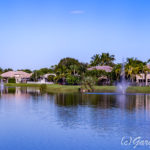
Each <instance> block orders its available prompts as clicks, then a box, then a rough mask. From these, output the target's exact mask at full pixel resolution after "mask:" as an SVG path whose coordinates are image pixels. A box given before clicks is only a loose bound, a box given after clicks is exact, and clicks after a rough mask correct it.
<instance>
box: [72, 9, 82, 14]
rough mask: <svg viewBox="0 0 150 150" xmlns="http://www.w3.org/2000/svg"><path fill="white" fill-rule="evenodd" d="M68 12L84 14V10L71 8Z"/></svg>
mask: <svg viewBox="0 0 150 150" xmlns="http://www.w3.org/2000/svg"><path fill="white" fill-rule="evenodd" d="M70 13H71V14H84V11H83V10H72V11H71V12H70Z"/></svg>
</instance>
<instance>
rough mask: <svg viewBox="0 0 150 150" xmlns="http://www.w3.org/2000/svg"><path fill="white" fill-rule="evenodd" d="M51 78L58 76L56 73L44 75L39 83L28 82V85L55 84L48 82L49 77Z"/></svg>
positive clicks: (39, 79)
mask: <svg viewBox="0 0 150 150" xmlns="http://www.w3.org/2000/svg"><path fill="white" fill-rule="evenodd" d="M49 76H53V77H55V76H56V74H54V73H48V74H45V75H42V76H40V77H39V78H38V81H37V82H34V81H28V82H27V83H29V84H54V82H53V81H48V77H49Z"/></svg>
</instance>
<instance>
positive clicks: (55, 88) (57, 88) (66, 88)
mask: <svg viewBox="0 0 150 150" xmlns="http://www.w3.org/2000/svg"><path fill="white" fill-rule="evenodd" d="M5 86H8V87H37V88H39V87H40V84H22V83H21V84H16V83H8V84H5ZM80 87H81V86H72V85H58V84H53V85H47V90H46V91H47V92H56V93H58V92H79V88H80ZM94 89H95V92H115V91H116V87H115V86H94ZM127 92H128V93H150V87H129V88H128V89H127Z"/></svg>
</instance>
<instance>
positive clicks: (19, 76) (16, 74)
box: [1, 71, 32, 83]
mask: <svg viewBox="0 0 150 150" xmlns="http://www.w3.org/2000/svg"><path fill="white" fill-rule="evenodd" d="M31 76H32V73H26V72H24V71H8V72H5V73H3V74H1V77H2V78H3V81H4V82H5V83H8V81H9V79H11V78H14V79H15V82H16V83H27V81H29V80H30V78H31Z"/></svg>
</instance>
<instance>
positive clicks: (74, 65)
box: [0, 53, 150, 85]
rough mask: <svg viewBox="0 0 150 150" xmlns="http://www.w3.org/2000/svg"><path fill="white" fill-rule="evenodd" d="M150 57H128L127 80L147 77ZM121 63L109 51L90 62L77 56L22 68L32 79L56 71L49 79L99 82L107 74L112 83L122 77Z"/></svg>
mask: <svg viewBox="0 0 150 150" xmlns="http://www.w3.org/2000/svg"><path fill="white" fill-rule="evenodd" d="M149 63H150V59H149V60H147V61H145V62H144V61H141V60H139V59H137V58H127V59H126V60H125V62H124V64H125V77H126V79H127V80H129V81H131V82H134V81H135V78H136V75H138V74H139V75H140V74H141V73H144V74H145V77H146V75H147V73H148V72H150V68H149V67H148V64H149ZM92 66H111V67H112V72H105V71H103V70H88V69H87V68H89V67H92ZM121 68H122V64H121V63H115V55H110V54H109V53H101V54H96V55H94V56H92V57H91V61H90V63H83V62H79V60H77V59H75V58H69V57H67V58H63V59H61V60H60V62H59V63H58V64H57V65H53V66H51V67H49V68H41V69H39V70H33V71H32V70H30V69H22V71H24V72H27V73H32V77H31V80H32V81H37V80H38V79H39V78H40V77H41V76H43V75H44V74H48V73H54V74H56V76H53V75H50V76H49V77H48V81H53V82H55V83H60V84H69V85H78V84H84V83H83V82H86V83H87V82H89V81H90V82H91V83H92V82H93V84H98V80H99V78H100V77H103V76H106V77H107V78H108V79H109V80H110V84H114V82H116V81H119V80H120V79H121V78H120V76H121ZM12 70H13V69H11V68H8V69H2V68H0V74H2V73H4V72H7V71H12Z"/></svg>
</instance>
